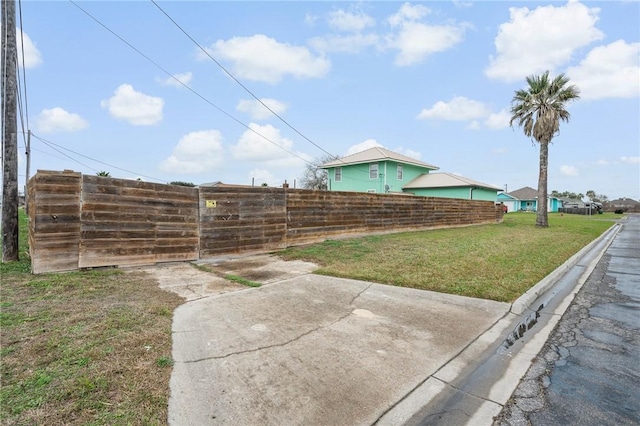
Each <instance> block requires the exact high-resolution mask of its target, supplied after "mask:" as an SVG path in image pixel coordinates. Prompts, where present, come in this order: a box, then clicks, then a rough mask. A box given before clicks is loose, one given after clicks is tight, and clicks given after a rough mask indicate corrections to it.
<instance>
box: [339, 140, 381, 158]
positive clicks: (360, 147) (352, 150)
mask: <svg viewBox="0 0 640 426" xmlns="http://www.w3.org/2000/svg"><path fill="white" fill-rule="evenodd" d="M374 146H379V147H381V148H383V146H382V145H381V144H379V143H378V141H376V140H375V139H367V140H365V141H364V142H360V143H359V144H356V145H353V146H350V147H349V149H347V152H345V153H344V155H345V156H347V155H351V154H356V153H358V152H362V151H366V150H367V149H369V148H373V147H374Z"/></svg>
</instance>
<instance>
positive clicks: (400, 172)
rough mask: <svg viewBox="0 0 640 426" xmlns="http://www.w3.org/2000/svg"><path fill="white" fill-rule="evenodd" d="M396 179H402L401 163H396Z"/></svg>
mask: <svg viewBox="0 0 640 426" xmlns="http://www.w3.org/2000/svg"><path fill="white" fill-rule="evenodd" d="M398 180H402V164H398Z"/></svg>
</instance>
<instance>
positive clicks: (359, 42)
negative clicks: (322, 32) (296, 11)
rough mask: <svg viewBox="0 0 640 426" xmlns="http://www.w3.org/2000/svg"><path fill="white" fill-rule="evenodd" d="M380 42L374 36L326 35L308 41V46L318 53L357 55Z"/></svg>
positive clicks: (376, 36)
mask: <svg viewBox="0 0 640 426" xmlns="http://www.w3.org/2000/svg"><path fill="white" fill-rule="evenodd" d="M379 41H380V37H378V35H376V34H373V33H371V34H351V35H347V36H342V35H335V34H332V35H326V36H322V37H314V38H312V39H310V40H309V42H308V43H309V46H311V47H313V48H314V49H316V50H318V51H320V52H325V53H329V52H338V53H357V52H360V51H362V50H363V49H365V48H367V47H370V46H375V45H376V44H377V43H378V42H379Z"/></svg>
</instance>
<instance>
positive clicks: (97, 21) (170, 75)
mask: <svg viewBox="0 0 640 426" xmlns="http://www.w3.org/2000/svg"><path fill="white" fill-rule="evenodd" d="M69 3H71V4H73V5H74V6H75V7H77V8H78V9H80V10H81V11H82V12H84V14H85V15H87V16H88V17H89V18H91V19H92V20H93V21H95V22H96V23H97V24H98V25H100V26H101V27H102V28H104V29H105V30H107V31H109V32H110V33H111V34H113V35H114V36H115V37H117V38H118V39H119V40H120V41H121V42H123V43H124V44H126V45H127V46H129V47H130V48H131V49H133V50H134V51H135V52H136V53H138V54H139V55H140V56H142V57H143V58H145V59H146V60H147V61H149V62H150V63H152V64H153V65H155V66H156V67H157V68H158V69H160V70H161V71H162V72H164V73H165V74H167V75H168V76H169V77H171V78H173V79H174V80H175V81H177V82H178V83H179V84H181V85H182V86H183V87H185V88H186V89H187V90H189V91H190V92H191V93H193V94H194V95H196V96H198V97H199V98H200V99H202V100H203V101H205V102H206V103H208V104H209V105H211V106H212V107H214V108H215V109H217V110H218V111H219V112H221V113H223V114H224V115H226V116H227V117H229V118H230V119H232V120H233V121H235V122H236V123H238V124H240V125H241V126H242V127H244V128H246V129H247V130H250V131H251V132H253V133H255V134H256V135H258V136H260V137H261V138H262V139H264V140H266V141H267V142H269V143H271V144H273V145H275V146H276V147H278V148H280V149H281V150H283V151H285V152H287V153H289V154H291V155H293V156H295V157H298V158H299V159H301V160H302V161H304V162H305V163H307V164H311V162H310V161H309V160H307V159H306V158H304V157H303V156H301V155H299V154H297V153H295V152H293V151H289V150H288V149H286V148H285V147H283V146H281V145H279V144H278V143H276V142H274V141H272V140H271V139H269V138H268V137H266V136H264V135H263V134H261V133H260V132H258V131H256V130H255V129H253V128H251V127H250V126H249V125H247V124H245V123H243V122H242V121H240V120H239V119H237V118H235V117H234V116H233V115H231V114H229V113H228V112H226V111H225V110H223V109H222V108H220V107H219V106H217V105H216V104H214V103H213V102H211V101H210V100H209V99H207V98H205V97H204V96H203V95H201V94H200V93H198V92H196V91H195V90H194V89H192V88H191V87H190V86H189V85H187V84H185V83H183V82H182V81H180V79H178V78H176V77H175V76H174V75H173V74H171V73H170V72H169V71H167V70H166V69H165V68H163V67H162V66H161V65H159V64H158V63H157V62H155V61H154V60H153V59H151V58H150V57H149V56H147V55H145V54H144V53H142V52H141V51H140V50H139V49H138V48H136V47H135V46H134V45H132V44H131V43H129V42H128V41H126V40H125V39H124V38H122V37H121V36H120V35H118V34H117V33H116V32H114V31H113V30H111V29H110V28H109V27H107V26H106V25H105V24H103V23H102V22H101V21H100V20H98V19H97V18H96V17H94V16H93V15H91V14H90V13H89V12H87V11H86V10H85V9H83V8H82V7H80V6H79V5H78V4H77V3H76V2H74V1H73V0H69Z"/></svg>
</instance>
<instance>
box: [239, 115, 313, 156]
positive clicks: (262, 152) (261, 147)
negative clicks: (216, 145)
mask: <svg viewBox="0 0 640 426" xmlns="http://www.w3.org/2000/svg"><path fill="white" fill-rule="evenodd" d="M249 127H250V128H251V130H246V131H245V132H244V133H243V134H242V136H240V139H239V140H238V143H237V144H235V145H233V146H232V147H231V155H232V156H233V158H235V159H236V160H241V161H257V162H261V163H263V164H265V165H266V166H268V167H300V166H301V165H303V164H304V160H303V159H302V158H305V159H306V160H310V158H308V156H307V155H304V154H301V153H297V152H295V151H294V149H293V141H291V140H290V139H287V138H285V137H283V136H282V135H281V134H280V130H279V129H277V128H276V127H273V126H272V125H270V124H267V125H264V126H261V125H259V124H256V123H251V124H249ZM260 135H262V136H264V137H262V136H260ZM265 138H267V139H269V140H266V139H265ZM285 150H286V151H285ZM287 151H288V152H287ZM292 153H295V155H294V154H292ZM296 155H297V156H296ZM300 157H302V158H300Z"/></svg>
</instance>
